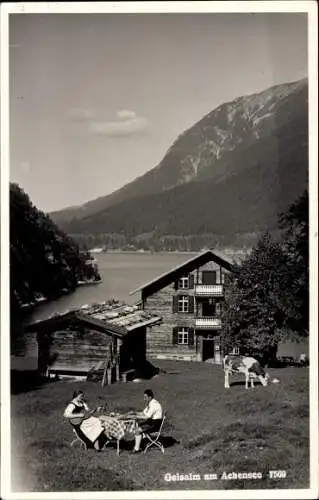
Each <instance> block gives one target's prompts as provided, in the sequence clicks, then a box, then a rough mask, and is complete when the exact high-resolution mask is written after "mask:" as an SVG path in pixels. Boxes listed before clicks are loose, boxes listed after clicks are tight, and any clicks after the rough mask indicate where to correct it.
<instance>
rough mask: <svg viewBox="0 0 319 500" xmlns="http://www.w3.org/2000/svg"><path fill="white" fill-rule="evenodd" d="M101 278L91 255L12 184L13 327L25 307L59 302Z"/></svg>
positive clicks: (11, 278)
mask: <svg viewBox="0 0 319 500" xmlns="http://www.w3.org/2000/svg"><path fill="white" fill-rule="evenodd" d="M92 278H96V279H98V278H99V275H98V271H97V269H96V268H95V267H94V266H93V265H92V264H91V263H90V261H89V260H88V255H85V254H82V253H80V251H79V247H78V245H77V244H76V243H75V242H74V241H73V240H72V239H71V238H70V237H69V236H67V235H66V234H65V233H64V232H63V231H61V230H60V229H59V228H58V227H57V225H56V224H54V223H53V222H52V220H51V219H50V217H49V216H48V215H46V214H45V213H43V212H42V211H40V210H38V209H37V208H36V207H35V206H34V205H33V204H32V202H31V200H30V199H29V197H28V195H27V194H26V193H25V192H24V191H23V190H22V189H21V188H20V187H19V186H18V185H17V184H10V294H11V297H10V300H11V318H12V320H13V323H14V324H15V323H16V321H17V320H18V319H19V313H20V312H21V311H22V310H23V306H25V305H26V304H30V303H36V302H37V301H39V300H41V299H43V298H45V299H55V298H57V297H59V296H60V295H62V294H63V293H67V292H70V291H72V290H74V289H75V288H76V287H77V284H78V281H79V280H86V279H92Z"/></svg>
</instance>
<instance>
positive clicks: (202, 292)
mask: <svg viewBox="0 0 319 500" xmlns="http://www.w3.org/2000/svg"><path fill="white" fill-rule="evenodd" d="M223 294H224V286H223V285H195V295H196V296H199V297H222V296H223Z"/></svg>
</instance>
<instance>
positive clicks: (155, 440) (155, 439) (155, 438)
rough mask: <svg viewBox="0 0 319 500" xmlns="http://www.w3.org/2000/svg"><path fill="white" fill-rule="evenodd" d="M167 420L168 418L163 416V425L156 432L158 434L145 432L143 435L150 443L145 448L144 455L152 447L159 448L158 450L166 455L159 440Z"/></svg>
mask: <svg viewBox="0 0 319 500" xmlns="http://www.w3.org/2000/svg"><path fill="white" fill-rule="evenodd" d="M165 419H166V416H165V415H163V418H162V422H161V425H160V428H159V430H158V431H156V432H144V433H143V436H144V437H145V438H146V439H148V441H149V443H148V444H147V445H146V446H145V450H144V453H146V452H147V450H148V449H149V448H151V447H152V446H157V448H159V449H160V450H161V451H162V453H164V446H163V445H162V443H161V442H160V441H159V438H160V436H161V432H162V429H163V424H164V421H165Z"/></svg>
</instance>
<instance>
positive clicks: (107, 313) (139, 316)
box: [25, 300, 161, 337]
mask: <svg viewBox="0 0 319 500" xmlns="http://www.w3.org/2000/svg"><path fill="white" fill-rule="evenodd" d="M160 321H161V317H160V316H157V315H154V314H149V313H146V312H144V311H143V310H141V309H140V308H139V306H138V305H127V304H125V303H121V302H119V301H115V300H111V301H105V302H100V303H97V304H91V305H89V304H85V305H83V306H82V307H80V308H76V309H75V308H74V309H71V310H67V311H64V312H63V313H55V314H53V315H51V316H49V317H48V318H45V319H42V320H38V321H34V322H33V323H29V324H28V325H26V327H25V330H26V331H29V332H30V331H36V332H38V333H40V332H41V331H47V330H51V331H52V330H54V329H55V328H61V327H63V326H65V325H67V324H70V323H72V324H74V323H77V324H82V325H83V326H88V327H92V329H95V330H98V331H102V332H105V333H107V334H109V335H115V336H118V337H123V336H125V335H126V334H127V333H129V332H131V331H134V330H136V329H137V328H140V327H143V326H151V325H154V324H156V323H159V322H160Z"/></svg>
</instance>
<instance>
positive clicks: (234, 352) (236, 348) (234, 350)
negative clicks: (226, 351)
mask: <svg viewBox="0 0 319 500" xmlns="http://www.w3.org/2000/svg"><path fill="white" fill-rule="evenodd" d="M231 354H239V347H233V350H232V352H231Z"/></svg>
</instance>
